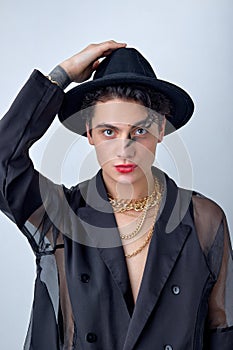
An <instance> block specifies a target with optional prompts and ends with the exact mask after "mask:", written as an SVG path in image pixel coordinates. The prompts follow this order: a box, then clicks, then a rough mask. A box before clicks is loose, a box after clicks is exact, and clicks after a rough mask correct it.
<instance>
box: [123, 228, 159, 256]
mask: <svg viewBox="0 0 233 350" xmlns="http://www.w3.org/2000/svg"><path fill="white" fill-rule="evenodd" d="M153 232H154V224H153V226H152V228H151V229H150V231H149V233H148V235H147V237H146V239H145V241H144V242H143V244H142V245H141V247H139V248H138V249H136V250H134V251H133V252H132V253H129V254H125V257H126V258H128V259H130V258H132V257H133V256H136V255H138V254H139V253H141V251H142V250H143V249H144V248H145V247H146V246H147V245H148V244H149V242H150V240H151V238H152V235H153Z"/></svg>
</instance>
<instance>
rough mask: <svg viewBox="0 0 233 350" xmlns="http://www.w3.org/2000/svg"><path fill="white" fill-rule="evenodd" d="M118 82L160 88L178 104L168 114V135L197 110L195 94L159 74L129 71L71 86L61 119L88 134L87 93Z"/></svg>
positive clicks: (160, 90)
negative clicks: (84, 113) (85, 117)
mask: <svg viewBox="0 0 233 350" xmlns="http://www.w3.org/2000/svg"><path fill="white" fill-rule="evenodd" d="M118 84H124V85H125V84H126V85H132V84H134V85H140V86H145V87H148V88H152V89H154V90H155V91H157V92H161V93H163V94H164V95H165V96H166V97H167V98H169V99H170V100H171V102H172V104H173V107H174V108H173V111H172V115H171V116H169V117H166V118H167V120H168V123H166V129H165V135H167V134H170V133H172V132H174V131H175V130H177V129H180V128H181V127H182V126H184V125H185V124H186V123H187V122H188V121H189V119H190V118H191V116H192V114H193V111H194V103H193V101H192V99H191V97H190V96H189V95H188V94H187V92H186V91H184V90H183V89H182V88H180V87H178V86H176V85H174V84H172V83H170V82H167V81H164V80H160V79H156V78H151V77H145V76H141V75H138V76H137V75H135V74H129V73H128V74H126V73H117V74H111V75H109V76H107V77H104V78H99V79H95V80H90V81H87V82H85V83H82V84H80V85H78V86H76V87H75V88H73V89H71V90H69V91H68V92H67V93H66V94H65V97H64V101H63V104H62V107H61V109H60V111H59V113H58V118H59V120H60V121H61V123H62V124H63V125H64V126H65V127H66V128H68V129H69V130H71V131H73V132H75V133H78V134H80V135H82V136H86V125H85V120H83V119H82V118H80V116H78V112H80V110H81V107H82V103H83V99H84V96H85V94H86V93H89V92H94V91H95V90H97V89H99V88H101V87H105V86H110V85H118Z"/></svg>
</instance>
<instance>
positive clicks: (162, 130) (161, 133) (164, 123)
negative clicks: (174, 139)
mask: <svg viewBox="0 0 233 350" xmlns="http://www.w3.org/2000/svg"><path fill="white" fill-rule="evenodd" d="M166 121H167V120H166V118H165V117H164V119H163V122H162V125H161V130H160V132H159V137H158V143H159V142H162V141H163V137H164V134H165V126H166Z"/></svg>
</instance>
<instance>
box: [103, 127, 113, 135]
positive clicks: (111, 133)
mask: <svg viewBox="0 0 233 350" xmlns="http://www.w3.org/2000/svg"><path fill="white" fill-rule="evenodd" d="M103 134H104V135H105V136H113V135H114V131H113V130H111V129H105V130H103Z"/></svg>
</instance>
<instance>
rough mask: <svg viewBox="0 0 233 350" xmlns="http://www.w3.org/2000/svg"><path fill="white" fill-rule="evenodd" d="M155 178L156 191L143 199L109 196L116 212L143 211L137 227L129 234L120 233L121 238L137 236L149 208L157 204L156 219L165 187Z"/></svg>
mask: <svg viewBox="0 0 233 350" xmlns="http://www.w3.org/2000/svg"><path fill="white" fill-rule="evenodd" d="M154 180H155V187H154V191H153V193H152V194H151V195H149V196H147V197H144V198H143V199H138V200H118V199H114V198H112V197H109V201H110V203H111V204H112V206H113V210H114V212H116V213H122V214H126V212H127V211H129V210H132V209H133V210H134V211H136V212H139V211H143V213H142V216H141V215H140V217H139V218H140V220H139V223H138V225H137V227H136V229H135V230H134V231H133V232H131V233H129V234H120V238H121V239H125V240H127V239H131V238H134V237H135V236H137V235H138V234H139V232H140V230H141V228H142V226H143V224H144V222H145V218H146V215H147V211H148V209H149V208H152V207H154V206H156V211H155V214H154V215H155V217H154V220H155V218H156V214H157V209H158V208H157V207H158V205H159V204H160V200H161V197H162V192H163V187H162V185H160V184H159V182H158V180H157V178H154Z"/></svg>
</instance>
